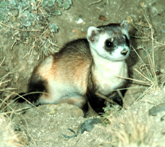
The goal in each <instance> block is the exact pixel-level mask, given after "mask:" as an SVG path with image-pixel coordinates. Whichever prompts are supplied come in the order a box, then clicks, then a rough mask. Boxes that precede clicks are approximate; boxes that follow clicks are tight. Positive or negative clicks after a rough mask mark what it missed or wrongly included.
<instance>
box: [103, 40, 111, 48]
mask: <svg viewBox="0 0 165 147" xmlns="http://www.w3.org/2000/svg"><path fill="white" fill-rule="evenodd" d="M112 44H113V43H112V42H110V41H109V40H106V42H105V45H106V47H112Z"/></svg>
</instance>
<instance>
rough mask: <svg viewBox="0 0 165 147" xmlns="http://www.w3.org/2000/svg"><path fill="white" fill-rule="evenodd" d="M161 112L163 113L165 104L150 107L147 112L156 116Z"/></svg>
mask: <svg viewBox="0 0 165 147" xmlns="http://www.w3.org/2000/svg"><path fill="white" fill-rule="evenodd" d="M161 112H165V103H162V104H159V105H157V106H154V107H152V108H151V109H150V110H149V115H152V116H156V115H157V114H159V113H161Z"/></svg>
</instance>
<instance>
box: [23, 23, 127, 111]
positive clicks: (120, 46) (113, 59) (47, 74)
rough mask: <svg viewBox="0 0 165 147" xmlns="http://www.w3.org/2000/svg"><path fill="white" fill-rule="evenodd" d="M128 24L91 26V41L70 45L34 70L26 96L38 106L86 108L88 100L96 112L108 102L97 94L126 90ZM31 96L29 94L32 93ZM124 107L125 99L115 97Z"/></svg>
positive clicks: (89, 33) (81, 40)
mask: <svg viewBox="0 0 165 147" xmlns="http://www.w3.org/2000/svg"><path fill="white" fill-rule="evenodd" d="M129 53H130V48H129V34H128V24H127V21H126V20H124V21H123V22H122V23H121V24H109V25H106V26H100V27H93V26H91V27H89V28H88V31H87V39H78V40H75V41H72V42H69V43H67V44H66V45H65V46H64V47H63V48H62V49H61V50H60V51H59V52H58V53H55V54H54V55H52V56H49V57H47V58H46V59H45V60H44V61H43V62H42V63H41V64H39V65H38V66H37V67H36V68H35V69H34V71H33V73H32V76H31V78H30V81H29V85H28V92H27V94H26V96H24V97H25V98H26V99H27V100H28V101H30V102H32V103H33V104H34V105H40V104H59V103H69V104H73V105H76V106H78V107H80V108H82V109H83V107H84V105H85V104H86V102H87V100H89V103H90V104H91V106H92V107H93V109H94V110H96V112H99V111H101V110H102V106H103V105H104V101H103V100H102V99H100V98H98V96H96V95H95V93H96V92H97V93H100V94H102V95H105V96H107V97H111V95H112V94H113V92H114V91H115V90H116V89H118V88H121V87H125V84H126V80H125V79H123V78H119V76H122V77H127V76H128V71H127V64H126V62H125V60H126V58H127V57H128V56H129ZM28 93H29V94H28ZM113 99H114V100H116V101H117V102H119V104H121V105H122V100H121V99H120V98H118V96H116V98H115V97H114V98H113Z"/></svg>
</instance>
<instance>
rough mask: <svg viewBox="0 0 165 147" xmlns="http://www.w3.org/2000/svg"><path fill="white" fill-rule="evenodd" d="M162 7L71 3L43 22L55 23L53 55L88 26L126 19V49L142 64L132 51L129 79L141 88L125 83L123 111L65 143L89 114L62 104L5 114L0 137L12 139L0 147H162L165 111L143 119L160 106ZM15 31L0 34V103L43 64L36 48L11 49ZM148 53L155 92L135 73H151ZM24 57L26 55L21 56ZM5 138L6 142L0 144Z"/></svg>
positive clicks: (152, 2) (117, 1) (149, 1)
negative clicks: (128, 48) (129, 48)
mask: <svg viewBox="0 0 165 147" xmlns="http://www.w3.org/2000/svg"><path fill="white" fill-rule="evenodd" d="M164 5H165V1H164V0H143V1H142V0H137V1H132V0H125V1H123V0H111V1H110V0H102V1H98V3H93V1H92V0H88V1H87V0H83V1H78V0H73V5H72V6H71V7H70V9H69V10H63V9H60V10H61V12H62V15H61V16H50V17H49V22H50V23H56V24H57V25H58V27H59V31H58V33H54V34H51V37H52V38H53V39H52V40H54V43H55V44H57V46H58V47H55V46H54V50H55V51H58V50H59V49H60V47H62V46H63V45H64V44H65V43H66V42H69V41H71V40H74V39H77V38H84V37H85V36H86V30H87V29H88V27H89V26H100V25H104V24H109V23H120V22H122V21H123V19H127V20H128V21H129V22H130V36H131V44H132V46H133V48H134V49H136V51H137V52H138V54H139V55H140V56H141V58H142V60H143V62H144V63H145V65H144V63H143V62H142V61H141V59H139V58H138V56H137V54H136V53H135V51H134V49H133V48H132V51H131V55H130V58H129V59H128V65H129V69H130V77H131V78H133V79H137V80H141V81H143V82H140V83H139V82H136V81H134V82H130V84H129V88H128V90H127V92H126V95H125V97H124V107H123V109H122V110H121V111H116V110H114V111H110V112H109V111H108V112H106V114H105V118H106V119H107V120H108V121H109V124H107V125H106V126H105V125H103V124H97V125H95V128H94V129H93V130H92V131H91V132H85V133H83V134H82V135H79V136H77V137H75V138H72V139H66V138H64V137H63V135H62V134H65V135H73V133H72V132H71V131H69V130H68V128H70V129H73V130H74V131H75V132H77V130H78V127H79V126H80V125H81V124H82V123H83V122H84V121H85V120H87V119H89V118H91V117H96V115H94V114H90V115H89V116H88V118H84V117H83V112H82V111H81V110H80V109H79V108H77V107H75V106H72V105H68V104H60V105H44V106H39V107H37V108H32V109H29V110H28V111H27V112H26V113H23V114H22V113H21V114H20V113H14V112H12V113H8V114H10V115H9V118H10V119H6V118H4V117H3V115H2V116H0V118H1V119H0V120H1V121H0V123H1V124H0V126H1V130H2V132H7V131H9V132H10V131H11V132H12V133H13V130H14V131H15V133H16V135H17V136H15V137H16V138H13V136H14V135H13V134H12V133H6V134H7V135H6V134H3V133H1V134H0V135H1V136H0V137H1V138H2V139H1V140H4V142H2V143H1V144H2V145H0V146H4V147H7V143H6V142H8V140H14V141H12V142H11V143H12V144H13V146H21V145H22V146H29V147H34V146H39V147H51V146H52V147H54V146H62V147H63V146H64V147H65V146H71V147H74V146H75V147H85V146H91V147H93V146H99V147H101V146H108V147H110V146H113V147H114V146H128V147H129V146H131V147H137V146H141V147H143V146H145V147H147V146H148V147H150V146H153V147H163V146H164V144H165V132H164V130H165V129H164V126H165V125H164V123H165V121H164V117H163V116H164V114H163V113H164V112H163V110H164V109H165V108H164V107H162V108H161V107H160V106H159V107H158V108H160V109H161V110H158V111H159V112H158V114H157V115H156V116H152V115H149V109H151V108H152V107H153V106H157V105H159V104H161V103H165V100H164V96H165V94H164V92H165V89H164V88H163V87H164V85H163V82H164V73H165V66H164V62H163V61H164V60H165V59H164V58H165V43H164V42H165V38H164V33H165V25H164V23H165V13H164V12H165V8H164ZM80 18H81V19H82V20H83V21H82V22H81V23H79V21H78V20H80ZM15 31H16V30H13V29H8V30H7V31H2V32H1V34H0V40H1V44H0V65H1V66H0V77H1V78H0V80H1V81H0V88H1V89H2V90H1V91H0V97H1V99H2V100H3V99H5V98H6V102H7V101H8V98H9V95H12V92H16V93H20V92H25V91H26V90H27V83H28V80H29V78H30V76H31V73H32V71H33V69H34V67H35V66H36V65H38V63H39V62H41V61H42V60H43V58H44V57H43V56H42V55H41V50H39V49H38V48H33V49H31V48H30V47H27V46H25V44H24V43H22V42H21V41H18V42H16V43H14V42H15V39H17V37H16V36H14V33H15ZM20 34H21V33H20ZM13 43H14V45H13ZM153 48H154V53H155V57H154V61H155V71H156V74H157V80H158V81H159V82H158V84H159V88H157V86H156V80H155V78H154V79H152V80H148V79H147V78H145V77H143V76H142V74H139V73H138V72H137V71H136V70H138V71H140V73H143V74H145V72H146V67H147V69H149V70H152V68H151V66H150V65H151V63H150V59H148V54H147V52H148V53H149V54H152V51H153ZM146 51H147V52H146ZM28 52H30V54H27V53H28ZM152 57H153V56H152ZM4 81H5V82H4ZM2 82H3V83H2ZM144 82H147V84H148V83H149V86H145V84H144ZM1 106H2V105H1ZM3 111H7V110H6V109H5V110H3ZM10 111H11V110H10ZM154 112H156V110H154ZM11 120H12V121H11ZM4 121H5V122H9V125H7V126H9V127H8V128H7V129H4V127H3V122H4ZM11 122H12V125H11V126H10V123H11ZM6 124H7V123H6ZM9 134H10V135H11V137H10V135H9ZM5 135H6V136H9V138H5V137H4V136H5ZM13 142H14V143H13ZM8 146H11V145H8Z"/></svg>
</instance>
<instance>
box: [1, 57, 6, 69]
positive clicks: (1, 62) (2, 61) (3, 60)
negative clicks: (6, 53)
mask: <svg viewBox="0 0 165 147" xmlns="http://www.w3.org/2000/svg"><path fill="white" fill-rule="evenodd" d="M5 59H6V57H4V58H3V60H2V62H1V64H0V67H1V66H2V64H3V62H4V61H5Z"/></svg>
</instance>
